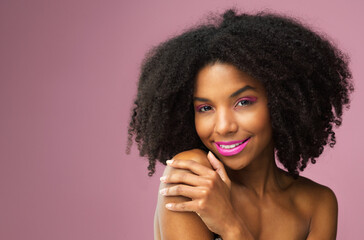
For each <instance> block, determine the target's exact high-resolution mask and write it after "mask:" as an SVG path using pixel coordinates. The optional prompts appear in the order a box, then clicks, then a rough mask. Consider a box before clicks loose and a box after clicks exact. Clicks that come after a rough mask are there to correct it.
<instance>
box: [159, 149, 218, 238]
mask: <svg viewBox="0 0 364 240" xmlns="http://www.w3.org/2000/svg"><path fill="white" fill-rule="evenodd" d="M173 159H175V160H176V159H179V160H193V161H196V162H198V163H200V164H202V165H204V166H207V167H211V165H210V163H209V161H208V159H207V153H205V152H204V151H202V150H200V149H192V150H188V151H184V152H181V153H179V154H177V155H176V156H174V157H173ZM175 171H187V170H181V169H173V168H171V167H169V166H166V168H165V170H164V173H163V175H164V176H165V175H170V174H173V172H175ZM170 186H172V184H165V183H161V184H160V187H159V189H162V188H165V187H170ZM186 201H190V199H188V198H186V197H182V196H177V197H166V196H162V195H159V196H158V203H157V208H156V216H155V226H157V227H155V236H157V237H155V239H167V240H168V239H176V240H178V239H191V240H193V239H209V240H211V239H212V236H213V235H212V233H211V232H210V230H209V229H208V228H207V227H206V225H205V224H204V222H203V221H202V220H201V218H200V217H199V216H198V215H197V214H196V213H193V212H173V211H170V210H168V209H167V208H166V207H165V205H166V204H167V203H178V202H186Z"/></svg>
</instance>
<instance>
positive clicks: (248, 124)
mask: <svg viewBox="0 0 364 240" xmlns="http://www.w3.org/2000/svg"><path fill="white" fill-rule="evenodd" d="M239 121H240V125H241V126H243V128H244V129H245V130H247V131H249V132H251V133H252V134H254V135H262V134H263V135H264V134H265V135H267V137H269V136H270V135H271V123H270V116H269V112H268V111H267V110H266V109H261V110H258V111H252V112H251V113H249V114H244V116H241V117H240V120H239Z"/></svg>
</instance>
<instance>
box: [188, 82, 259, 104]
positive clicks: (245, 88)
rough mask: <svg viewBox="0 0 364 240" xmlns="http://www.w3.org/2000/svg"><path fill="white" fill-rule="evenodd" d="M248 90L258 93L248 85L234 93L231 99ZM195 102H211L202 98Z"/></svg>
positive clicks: (195, 98)
mask: <svg viewBox="0 0 364 240" xmlns="http://www.w3.org/2000/svg"><path fill="white" fill-rule="evenodd" d="M247 90H254V91H256V89H255V88H254V87H252V86H250V85H246V86H245V87H242V88H240V89H239V90H237V91H235V92H233V93H232V94H231V95H230V97H229V98H233V97H236V96H237V95H239V94H240V93H242V92H245V91H247ZM193 100H194V101H200V102H209V101H210V100H209V99H207V98H200V97H194V98H193Z"/></svg>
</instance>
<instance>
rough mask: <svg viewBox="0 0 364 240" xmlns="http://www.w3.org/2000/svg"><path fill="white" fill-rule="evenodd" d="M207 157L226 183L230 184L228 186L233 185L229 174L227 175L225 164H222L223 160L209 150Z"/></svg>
mask: <svg viewBox="0 0 364 240" xmlns="http://www.w3.org/2000/svg"><path fill="white" fill-rule="evenodd" d="M207 159H208V160H209V161H210V163H211V166H212V167H213V168H214V169H215V170H216V172H217V173H218V174H219V176H220V178H221V179H222V180H223V181H224V182H225V183H226V185H228V187H229V188H230V186H231V181H230V178H229V176H228V175H227V173H226V171H225V168H224V165H223V164H222V162H220V161H219V160H218V159H217V158H216V157H215V155H214V154H213V153H212V152H211V151H209V153H208V154H207Z"/></svg>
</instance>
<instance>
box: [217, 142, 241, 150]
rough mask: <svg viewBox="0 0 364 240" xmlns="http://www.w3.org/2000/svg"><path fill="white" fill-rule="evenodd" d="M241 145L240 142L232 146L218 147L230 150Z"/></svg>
mask: <svg viewBox="0 0 364 240" xmlns="http://www.w3.org/2000/svg"><path fill="white" fill-rule="evenodd" d="M241 144H242V142H241V143H235V144H232V145H219V146H220V147H221V148H223V149H232V148H234V147H237V146H239V145H241Z"/></svg>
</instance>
